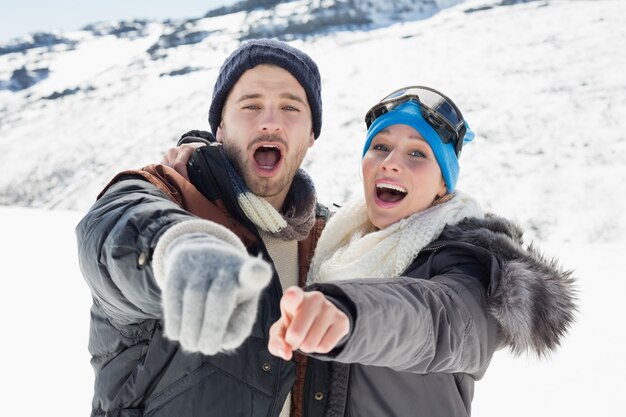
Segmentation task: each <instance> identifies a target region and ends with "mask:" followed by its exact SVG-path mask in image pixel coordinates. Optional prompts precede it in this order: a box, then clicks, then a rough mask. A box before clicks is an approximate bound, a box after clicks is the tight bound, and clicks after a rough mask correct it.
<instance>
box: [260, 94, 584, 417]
mask: <svg viewBox="0 0 626 417" xmlns="http://www.w3.org/2000/svg"><path fill="white" fill-rule="evenodd" d="M366 123H367V127H368V132H367V137H366V140H365V146H364V150H363V162H362V173H363V187H364V198H363V197H360V198H358V199H355V200H352V201H350V202H349V203H347V204H346V205H345V206H343V207H342V208H341V209H340V210H339V211H338V212H337V213H336V214H335V215H334V216H333V217H332V218H331V220H330V221H329V223H328V224H327V226H326V228H325V230H324V232H323V233H322V236H321V238H320V240H319V242H318V246H317V249H316V252H315V256H314V258H313V261H312V265H311V269H310V272H309V281H310V283H311V285H309V287H308V288H307V289H306V292H303V291H302V290H300V289H298V288H295V287H291V288H289V289H288V290H287V291H285V293H284V295H283V298H282V300H281V311H282V317H281V319H280V320H279V321H277V322H276V323H275V324H274V326H273V327H272V331H271V337H270V342H269V349H270V352H272V353H273V354H274V355H276V356H279V357H282V358H283V359H286V360H288V359H290V358H291V357H292V353H293V351H294V350H296V349H299V350H300V351H302V352H304V353H307V354H309V355H310V356H314V357H316V358H319V359H325V360H332V361H333V364H332V372H331V389H330V392H329V395H330V397H329V399H328V401H329V403H328V407H327V409H326V413H325V414H326V415H328V416H408V415H412V416H413V415H415V416H430V417H432V416H446V417H451V416H467V415H469V414H470V412H471V401H472V397H473V392H474V382H475V381H476V380H479V379H480V378H482V376H483V375H484V373H485V371H486V369H487V367H488V365H489V363H490V361H491V358H492V356H493V354H494V352H495V350H496V349H497V348H499V347H501V346H507V347H509V348H510V349H511V350H512V351H513V352H514V353H516V354H519V353H522V352H526V351H534V352H535V353H536V354H538V355H544V354H546V353H548V352H549V351H551V350H552V349H554V348H555V347H556V346H557V345H558V344H559V342H560V338H561V336H563V334H564V333H565V332H566V330H567V329H568V327H569V326H570V325H571V323H572V321H573V314H574V312H575V309H576V308H575V304H574V303H575V297H574V290H573V288H572V286H573V283H572V279H571V278H570V274H569V273H568V272H563V271H561V270H560V269H559V268H558V267H557V266H556V265H555V263H554V262H550V261H546V260H545V259H543V257H542V256H541V255H540V254H539V253H538V252H537V251H536V250H534V249H533V248H532V247H525V246H524V245H523V242H522V232H521V230H520V229H519V228H518V227H517V226H515V225H514V224H512V223H511V222H509V221H507V220H505V219H503V218H500V217H497V216H495V215H492V214H485V213H484V212H483V210H482V209H481V207H480V205H479V204H478V203H477V202H476V201H475V200H473V199H472V198H471V197H470V196H467V195H465V194H462V193H459V192H457V191H455V185H456V182H457V179H458V175H459V165H458V158H459V156H460V153H461V150H462V146H463V143H464V142H467V141H470V140H471V139H472V138H473V133H472V132H471V130H470V129H469V127H468V125H467V123H466V122H465V121H464V119H463V117H462V115H461V112H460V111H459V110H458V108H457V107H456V106H455V105H454V103H453V102H452V101H451V100H450V99H449V98H447V97H446V96H444V95H443V94H441V93H439V92H437V91H435V90H433V89H430V88H427V87H408V88H403V89H400V90H398V91H395V92H393V93H391V94H390V95H389V96H388V97H386V98H385V99H383V100H382V101H381V102H380V103H378V104H376V105H375V106H374V107H373V108H372V109H371V110H370V111H368V113H367V116H366ZM321 395H323V393H320V396H321Z"/></svg>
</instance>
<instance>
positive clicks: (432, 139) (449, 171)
mask: <svg viewBox="0 0 626 417" xmlns="http://www.w3.org/2000/svg"><path fill="white" fill-rule="evenodd" d="M392 125H407V126H411V127H412V128H414V129H415V130H417V131H418V132H419V133H420V134H421V135H422V137H423V138H424V139H425V140H426V142H427V143H428V145H430V148H431V149H432V151H433V154H434V155H435V159H436V160H437V163H438V164H439V168H440V169H441V174H442V176H443V180H444V181H445V182H446V188H447V189H448V193H452V192H453V191H454V188H455V186H456V182H457V180H458V179H459V171H460V168H459V160H458V159H457V157H456V153H455V151H454V144H453V143H452V142H450V143H443V141H442V140H441V138H440V137H439V135H438V134H437V132H435V130H434V129H433V128H432V127H431V126H430V125H429V124H428V122H426V120H424V117H423V116H422V112H421V111H420V105H419V104H417V103H416V102H414V101H408V102H406V103H403V104H401V105H399V106H398V107H396V108H395V109H393V110H392V111H390V112H388V113H385V114H383V115H382V116H380V117H378V118H377V119H376V120H374V123H372V124H371V126H370V127H369V129H368V130H367V137H366V139H365V147H364V148H363V156H365V154H366V153H367V151H368V150H369V148H370V144H371V143H372V139H374V136H376V135H377V134H378V132H380V131H381V130H383V129H384V128H386V127H389V126H392ZM465 126H466V128H467V132H466V133H465V137H464V138H463V142H470V141H471V140H472V139H474V132H472V130H471V129H470V128H469V126H468V125H467V122H466V123H465Z"/></svg>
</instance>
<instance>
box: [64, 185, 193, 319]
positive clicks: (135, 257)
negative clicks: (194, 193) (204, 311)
mask: <svg viewBox="0 0 626 417" xmlns="http://www.w3.org/2000/svg"><path fill="white" fill-rule="evenodd" d="M193 218H196V217H195V216H193V215H192V214H190V213H188V212H187V211H185V210H183V209H182V208H181V207H180V206H179V205H178V204H176V203H175V202H173V201H172V200H171V199H169V198H168V197H167V196H166V195H165V194H164V193H163V192H162V191H161V190H159V189H158V188H157V187H155V186H154V185H152V184H151V183H150V182H148V181H145V180H143V179H139V178H133V177H125V178H124V179H122V180H120V181H119V182H116V183H115V184H113V185H111V186H110V187H109V188H108V189H107V190H106V192H105V193H104V194H102V195H101V196H100V198H99V199H98V200H97V201H96V203H95V204H94V205H93V206H92V207H91V209H90V210H89V212H88V213H87V215H86V216H85V217H84V218H83V219H82V220H81V221H80V223H79V224H78V226H77V227H76V237H77V240H78V258H79V264H80V269H81V272H82V274H83V276H84V278H85V280H86V281H87V284H88V285H89V287H90V288H91V292H92V296H93V299H94V303H95V304H96V305H97V306H98V307H99V308H100V309H101V310H102V311H103V312H104V313H105V314H106V316H107V317H108V318H109V319H110V320H112V321H114V322H116V323H118V324H121V325H128V324H133V323H138V322H140V321H143V320H146V319H150V318H160V317H162V312H161V302H160V290H159V288H158V286H157V284H156V281H155V279H154V275H153V271H152V266H151V263H150V262H149V261H150V258H151V255H152V251H153V250H154V247H155V246H156V242H157V240H158V238H159V236H160V235H161V234H162V233H163V232H164V231H165V229H167V228H168V227H169V226H171V225H173V224H175V223H178V222H180V221H183V220H188V219H193Z"/></svg>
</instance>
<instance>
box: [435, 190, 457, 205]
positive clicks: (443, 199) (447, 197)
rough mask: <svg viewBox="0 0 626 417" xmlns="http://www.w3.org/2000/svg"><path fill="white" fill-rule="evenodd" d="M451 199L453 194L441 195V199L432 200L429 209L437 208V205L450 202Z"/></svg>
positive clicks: (438, 197)
mask: <svg viewBox="0 0 626 417" xmlns="http://www.w3.org/2000/svg"><path fill="white" fill-rule="evenodd" d="M453 198H454V193H446V194H444V195H442V196H441V197H440V196H437V197H435V199H434V200H433V204H431V207H435V206H438V205H439V204H443V203H447V202H448V201H450V200H452V199H453Z"/></svg>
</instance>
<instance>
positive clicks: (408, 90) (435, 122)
mask: <svg viewBox="0 0 626 417" xmlns="http://www.w3.org/2000/svg"><path fill="white" fill-rule="evenodd" d="M408 101H415V102H416V103H417V104H419V105H420V111H421V113H422V116H423V117H424V120H426V122H427V123H428V124H429V125H430V126H431V127H432V128H433V130H435V132H437V135H438V136H439V138H440V139H441V141H442V142H443V143H453V144H454V150H455V153H456V156H457V158H458V157H459V155H460V154H461V149H462V148H463V138H464V137H465V132H466V131H467V126H466V124H465V120H464V119H463V115H462V114H461V111H460V110H459V109H458V107H457V106H456V105H455V104H454V102H453V101H452V100H450V99H449V98H448V97H446V96H444V95H443V94H441V93H440V92H439V91H437V90H435V89H432V88H429V87H422V86H411V87H404V88H401V89H399V90H396V91H394V92H393V93H391V94H389V95H388V96H386V97H385V98H383V99H382V100H381V101H380V102H379V103H378V104H376V105H375V106H374V107H372V108H371V109H369V110H368V111H367V113H366V114H365V124H366V125H367V128H368V129H369V128H370V126H371V125H372V123H374V120H376V119H378V118H379V117H381V116H382V115H383V114H385V113H389V112H390V111H392V110H393V109H395V108H396V107H398V106H399V105H401V104H403V103H406V102H408Z"/></svg>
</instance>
